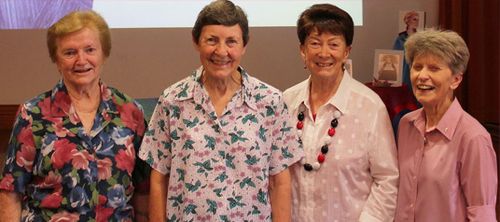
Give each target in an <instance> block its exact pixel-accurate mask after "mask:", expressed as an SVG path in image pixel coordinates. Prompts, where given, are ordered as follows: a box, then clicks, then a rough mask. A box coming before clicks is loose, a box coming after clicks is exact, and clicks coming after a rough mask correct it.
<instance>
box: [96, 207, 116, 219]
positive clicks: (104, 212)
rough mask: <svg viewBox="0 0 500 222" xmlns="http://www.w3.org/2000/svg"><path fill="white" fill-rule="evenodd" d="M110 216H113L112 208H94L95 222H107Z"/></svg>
mask: <svg viewBox="0 0 500 222" xmlns="http://www.w3.org/2000/svg"><path fill="white" fill-rule="evenodd" d="M111 214H113V208H109V207H106V206H104V205H99V206H97V207H96V210H95V217H96V221H97V222H107V221H108V218H109V216H111Z"/></svg>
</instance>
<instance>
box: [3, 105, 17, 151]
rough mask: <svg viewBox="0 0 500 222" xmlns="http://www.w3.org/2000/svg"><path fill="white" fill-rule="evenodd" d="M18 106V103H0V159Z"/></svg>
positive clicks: (5, 148)
mask: <svg viewBox="0 0 500 222" xmlns="http://www.w3.org/2000/svg"><path fill="white" fill-rule="evenodd" d="M18 108H19V105H0V160H2V158H1V157H2V156H3V155H4V153H5V151H6V150H7V143H8V142H9V137H10V134H11V131H12V127H13V125H14V120H15V118H16V113H17V110H18Z"/></svg>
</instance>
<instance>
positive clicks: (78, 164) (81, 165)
mask: <svg viewBox="0 0 500 222" xmlns="http://www.w3.org/2000/svg"><path fill="white" fill-rule="evenodd" d="M71 155H72V156H73V161H72V163H73V167H75V168H76V169H80V170H87V169H88V168H89V161H93V160H94V156H92V155H90V154H89V152H88V151H87V150H84V151H78V150H76V149H74V150H71Z"/></svg>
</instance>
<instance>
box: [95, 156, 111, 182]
mask: <svg viewBox="0 0 500 222" xmlns="http://www.w3.org/2000/svg"><path fill="white" fill-rule="evenodd" d="M112 164H113V163H112V162H111V160H110V159H109V158H105V159H103V160H97V178H98V179H99V180H107V179H108V178H110V177H111V165H112Z"/></svg>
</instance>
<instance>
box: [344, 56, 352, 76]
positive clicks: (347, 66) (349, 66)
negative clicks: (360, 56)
mask: <svg viewBox="0 0 500 222" xmlns="http://www.w3.org/2000/svg"><path fill="white" fill-rule="evenodd" d="M344 69H345V70H346V71H347V72H348V73H349V75H350V76H351V77H352V59H346V60H345V62H344Z"/></svg>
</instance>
